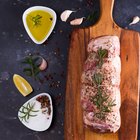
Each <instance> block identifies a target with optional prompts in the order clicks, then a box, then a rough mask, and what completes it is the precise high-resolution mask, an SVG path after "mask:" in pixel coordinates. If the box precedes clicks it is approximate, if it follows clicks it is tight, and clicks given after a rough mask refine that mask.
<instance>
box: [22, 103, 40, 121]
mask: <svg viewBox="0 0 140 140" xmlns="http://www.w3.org/2000/svg"><path fill="white" fill-rule="evenodd" d="M34 106H35V103H33V104H30V103H29V102H28V103H27V105H26V106H22V107H21V109H20V110H19V112H20V113H21V114H22V115H21V116H19V118H20V119H21V121H25V122H27V123H28V120H29V118H30V117H36V116H37V114H32V113H37V112H38V111H39V110H34Z"/></svg>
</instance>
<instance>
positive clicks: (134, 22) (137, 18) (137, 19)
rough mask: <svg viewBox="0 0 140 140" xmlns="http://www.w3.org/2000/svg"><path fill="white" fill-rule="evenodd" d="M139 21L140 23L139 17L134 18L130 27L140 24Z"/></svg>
mask: <svg viewBox="0 0 140 140" xmlns="http://www.w3.org/2000/svg"><path fill="white" fill-rule="evenodd" d="M139 21H140V18H139V17H138V16H135V17H134V18H133V21H132V22H131V23H130V24H129V25H133V24H136V23H138V22H139Z"/></svg>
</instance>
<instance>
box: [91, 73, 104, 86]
mask: <svg viewBox="0 0 140 140" xmlns="http://www.w3.org/2000/svg"><path fill="white" fill-rule="evenodd" d="M93 81H94V82H95V84H96V85H101V83H102V81H103V75H102V74H101V73H95V74H94V76H93Z"/></svg>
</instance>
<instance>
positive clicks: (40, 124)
mask: <svg viewBox="0 0 140 140" xmlns="http://www.w3.org/2000/svg"><path fill="white" fill-rule="evenodd" d="M42 95H46V96H48V97H49V100H50V105H51V113H50V115H48V114H47V113H46V114H43V113H42V110H41V103H40V102H38V101H36V98H37V97H39V96H42ZM29 102H30V103H31V104H32V103H35V106H34V110H39V111H38V112H32V115H37V116H35V117H29V119H28V120H27V122H26V121H24V120H21V118H20V117H19V116H22V115H23V114H22V113H21V112H20V110H21V109H22V107H21V108H20V109H19V111H18V118H19V120H20V121H21V123H22V124H23V125H25V126H26V127H27V128H29V129H31V130H34V131H45V130H47V129H48V128H49V127H50V125H51V122H52V117H53V105H52V99H51V97H50V95H49V94H47V93H41V94H39V95H37V96H35V97H33V98H31V99H30V100H28V101H27V102H26V103H24V104H23V106H26V105H27V104H28V103H29Z"/></svg>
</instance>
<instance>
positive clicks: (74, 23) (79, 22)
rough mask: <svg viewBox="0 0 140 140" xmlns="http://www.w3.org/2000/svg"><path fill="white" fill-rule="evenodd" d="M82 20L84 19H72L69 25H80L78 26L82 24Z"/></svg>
mask: <svg viewBox="0 0 140 140" xmlns="http://www.w3.org/2000/svg"><path fill="white" fill-rule="evenodd" d="M84 18H85V17H82V18H77V19H74V20H72V21H71V22H70V24H71V25H80V24H82V22H83V19H84Z"/></svg>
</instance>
